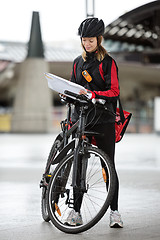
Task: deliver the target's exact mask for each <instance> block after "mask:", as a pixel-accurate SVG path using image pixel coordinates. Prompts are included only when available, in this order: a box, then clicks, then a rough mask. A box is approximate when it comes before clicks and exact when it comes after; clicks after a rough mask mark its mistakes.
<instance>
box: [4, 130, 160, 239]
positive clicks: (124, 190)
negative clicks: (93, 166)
mask: <svg viewBox="0 0 160 240" xmlns="http://www.w3.org/2000/svg"><path fill="white" fill-rule="evenodd" d="M54 138H55V135H54V134H46V135H41V134H39V135H38V134H37V135H34V134H33V135H23V134H20V135H16V134H1V135H0V239H1V240H31V239H32V240H42V239H43V240H44V239H45V240H52V239H59V240H61V239H64V238H65V239H66V240H67V239H70V240H72V239H74V240H75V239H77V240H79V239H87V240H88V239H92V240H94V239H96V240H97V239H98V240H100V239H107V240H112V239H114V240H116V239H121V240H132V239H133V240H135V239H136V240H150V239H154V240H159V239H160V136H157V135H154V134H151V135H149V134H146V135H142V134H140V135H138V134H128V135H127V134H126V135H125V136H124V139H123V140H122V141H121V142H120V143H117V144H116V163H117V170H118V174H119V179H120V195H119V211H120V212H121V215H122V219H123V221H124V228H123V229H110V228H109V226H108V225H109V211H108V212H107V213H106V215H105V216H104V217H103V219H102V220H101V221H100V222H99V223H98V224H97V225H96V226H94V227H93V228H92V229H90V230H88V231H87V232H84V233H81V234H77V235H69V234H65V233H62V232H60V231H59V230H57V229H56V228H55V227H54V226H53V225H52V224H51V223H46V222H44V221H43V220H42V217H41V210H40V197H41V190H40V189H39V181H40V179H41V175H42V173H43V169H44V166H45V162H46V159H47V156H48V153H49V150H50V148H51V146H52V143H53V141H54Z"/></svg>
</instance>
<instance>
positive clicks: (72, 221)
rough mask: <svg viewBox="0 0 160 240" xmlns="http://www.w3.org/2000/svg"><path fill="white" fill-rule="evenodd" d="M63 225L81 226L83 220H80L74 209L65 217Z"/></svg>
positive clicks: (80, 217)
mask: <svg viewBox="0 0 160 240" xmlns="http://www.w3.org/2000/svg"><path fill="white" fill-rule="evenodd" d="M65 224H67V225H71V226H79V225H82V224H83V220H82V216H81V214H80V213H78V212H76V211H75V210H74V209H72V210H71V211H70V213H69V215H68V217H67V220H66V222H65Z"/></svg>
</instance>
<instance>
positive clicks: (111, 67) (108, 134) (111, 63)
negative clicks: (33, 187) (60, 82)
mask: <svg viewBox="0 0 160 240" xmlns="http://www.w3.org/2000/svg"><path fill="white" fill-rule="evenodd" d="M103 33H104V22H103V21H102V20H99V19H98V18H88V19H85V20H84V21H83V22H82V23H81V24H80V27H79V29H78V34H79V35H80V39H81V44H82V48H83V53H82V55H81V56H78V57H77V58H76V59H75V60H74V62H73V71H72V75H71V81H72V82H74V83H77V84H79V85H82V86H84V87H85V89H86V91H80V94H84V95H86V94H87V95H88V96H89V98H90V99H93V98H96V99H104V100H105V101H106V106H107V108H108V109H110V110H111V111H112V112H115V113H116V106H117V99H118V98H119V93H120V91H119V81H118V68H117V65H116V62H115V60H114V59H113V58H112V57H111V56H110V55H109V54H108V53H107V51H106V50H105V49H104V48H103V46H102V45H101V43H102V35H103ZM78 114H79V106H78V105H77V106H76V108H75V110H74V113H73V117H72V121H73V122H74V121H76V120H77V119H78ZM87 119H88V121H87V123H86V126H87V128H89V129H92V131H96V132H99V133H100V135H98V136H97V137H95V140H96V145H97V146H98V147H99V148H100V149H102V150H103V151H104V152H105V153H107V155H108V156H109V157H110V161H112V162H113V164H114V166H115V163H114V154H115V116H114V115H113V114H111V113H110V112H109V111H104V110H103V111H102V109H99V108H97V109H96V111H95V109H93V107H92V108H89V109H88V118H87ZM118 190H119V181H118V176H117V174H116V191H115V194H114V197H113V200H112V203H111V205H110V208H111V213H110V227H123V222H122V220H121V215H120V214H119V212H118ZM79 201H82V199H80V200H79ZM80 205H81V204H78V205H76V204H75V206H74V209H73V210H72V211H71V212H70V213H69V216H68V218H67V223H68V224H70V225H78V224H83V220H82V216H81V214H80V207H79V206H80Z"/></svg>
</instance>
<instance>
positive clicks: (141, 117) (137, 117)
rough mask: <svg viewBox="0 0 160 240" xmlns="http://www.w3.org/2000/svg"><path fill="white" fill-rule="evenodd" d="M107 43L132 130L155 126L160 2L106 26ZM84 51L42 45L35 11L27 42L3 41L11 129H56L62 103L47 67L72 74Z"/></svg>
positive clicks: (3, 96)
mask: <svg viewBox="0 0 160 240" xmlns="http://www.w3.org/2000/svg"><path fill="white" fill-rule="evenodd" d="M103 45H104V46H105V48H106V49H107V50H108V52H109V54H111V55H112V56H113V57H114V58H115V59H116V61H117V64H118V66H119V79H120V86H121V99H122V102H123V105H124V108H125V109H126V110H129V111H131V112H132V113H133V119H132V122H131V124H130V128H129V131H130V132H151V131H153V130H154V126H153V125H154V99H155V97H157V96H160V1H153V2H151V3H148V4H145V5H143V6H140V7H138V8H136V9H133V10H132V11H130V12H127V13H125V14H124V15H122V16H120V17H119V18H118V19H116V20H115V21H114V22H112V23H110V24H109V25H107V26H106V28H105V33H104V41H103ZM80 54H81V49H80V48H79V47H75V48H73V49H62V48H61V49H59V48H57V47H56V46H51V45H47V44H44V42H43V40H42V36H41V29H40V21H39V14H38V13H37V12H34V13H33V17H32V25H31V35H30V40H29V42H28V43H27V44H24V43H10V42H0V106H1V108H0V113H1V115H3V111H5V113H6V109H7V113H9V115H10V120H9V123H10V124H9V127H8V129H9V131H11V132H12V131H13V132H50V131H52V130H53V129H54V126H53V121H54V119H55V118H56V116H57V115H60V118H61V117H62V115H63V114H62V113H61V110H59V109H62V107H60V108H59V107H58V106H60V101H59V98H58V94H57V93H55V92H50V90H49V89H48V87H47V84H46V81H45V79H44V77H43V72H45V71H48V72H51V73H54V74H56V75H59V76H61V77H64V78H66V79H69V78H70V73H71V70H72V62H73V59H74V58H75V57H77V56H78V55H80ZM57 105H58V106H57ZM53 112H54V113H55V114H54V115H53ZM0 126H2V124H1V118H0ZM20 126H21V127H20ZM51 129H52V130H51ZM0 131H1V129H0Z"/></svg>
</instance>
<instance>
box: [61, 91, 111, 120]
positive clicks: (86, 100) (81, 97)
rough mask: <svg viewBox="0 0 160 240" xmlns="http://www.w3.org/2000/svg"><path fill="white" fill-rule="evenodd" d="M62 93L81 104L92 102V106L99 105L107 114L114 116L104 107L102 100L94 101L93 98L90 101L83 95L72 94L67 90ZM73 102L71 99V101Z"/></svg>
mask: <svg viewBox="0 0 160 240" xmlns="http://www.w3.org/2000/svg"><path fill="white" fill-rule="evenodd" d="M64 93H65V94H66V95H67V96H68V97H69V96H71V97H73V98H74V99H75V100H77V101H79V102H81V103H89V102H92V103H93V104H97V103H98V104H100V105H101V106H102V105H103V107H104V109H105V110H107V111H108V112H110V113H111V114H113V115H114V116H116V114H115V113H114V112H113V111H111V110H110V109H108V108H107V107H106V106H105V103H106V101H105V100H104V99H95V98H93V99H92V100H90V99H88V98H87V96H86V95H84V94H81V95H80V94H76V93H73V92H70V91H68V90H65V91H64ZM72 101H73V99H72Z"/></svg>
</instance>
